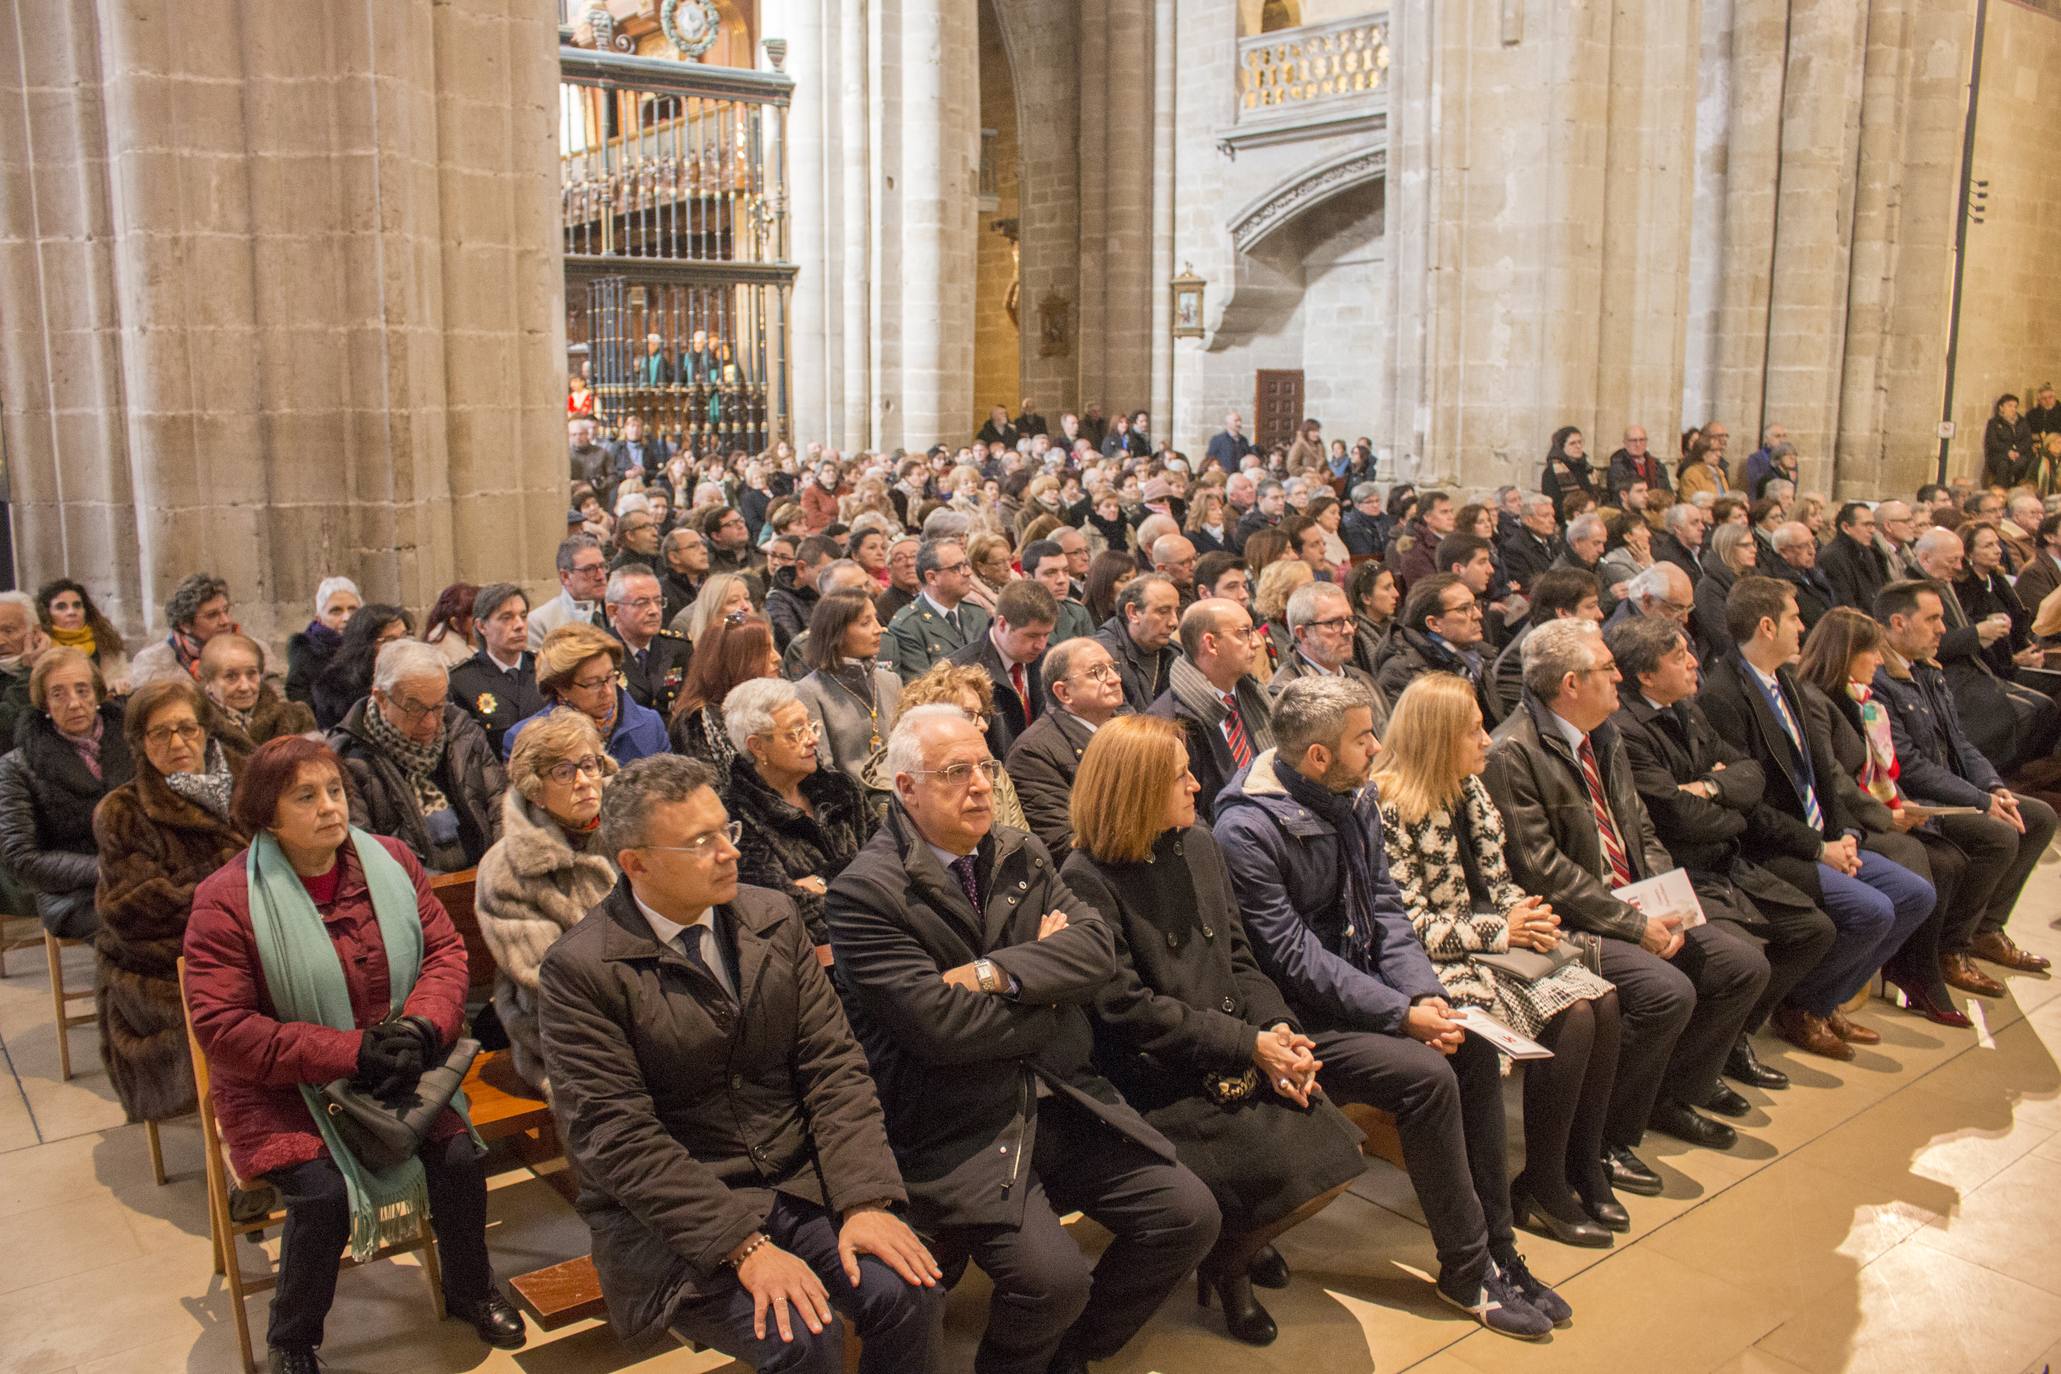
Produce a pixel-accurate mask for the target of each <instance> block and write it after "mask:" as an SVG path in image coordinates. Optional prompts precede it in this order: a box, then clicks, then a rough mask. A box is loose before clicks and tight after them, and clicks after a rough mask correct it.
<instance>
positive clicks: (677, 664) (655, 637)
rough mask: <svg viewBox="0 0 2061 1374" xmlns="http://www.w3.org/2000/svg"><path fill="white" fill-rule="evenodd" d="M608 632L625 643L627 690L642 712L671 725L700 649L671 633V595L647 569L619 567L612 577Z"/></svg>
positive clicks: (609, 590) (621, 565)
mask: <svg viewBox="0 0 2061 1374" xmlns="http://www.w3.org/2000/svg"><path fill="white" fill-rule="evenodd" d="M607 604H608V632H609V633H610V634H612V635H614V636H615V637H616V638H617V639H619V640H621V641H622V645H623V667H622V675H623V686H624V688H625V689H627V690H628V691H629V693H630V699H631V700H632V701H634V702H636V703H637V704H638V705H639V706H649V707H650V708H651V709H652V710H654V711H656V712H658V713H659V714H660V715H661V716H664V717H665V718H666V719H668V720H671V719H672V716H673V703H674V702H675V701H677V700H679V697H680V689H681V687H683V686H685V685H686V682H687V665H688V663H689V662H690V661H691V660H692V659H693V657H694V648H693V646H692V645H690V644H689V643H688V642H687V636H685V635H682V634H676V633H674V632H673V631H671V630H669V629H667V628H666V622H665V613H666V599H665V592H664V590H663V589H662V588H661V587H660V586H659V581H658V574H657V573H655V572H653V571H652V570H651V568H650V567H649V566H648V565H646V564H643V563H623V564H619V565H618V566H617V567H616V569H615V571H614V572H612V573H610V574H609V575H608V592H607Z"/></svg>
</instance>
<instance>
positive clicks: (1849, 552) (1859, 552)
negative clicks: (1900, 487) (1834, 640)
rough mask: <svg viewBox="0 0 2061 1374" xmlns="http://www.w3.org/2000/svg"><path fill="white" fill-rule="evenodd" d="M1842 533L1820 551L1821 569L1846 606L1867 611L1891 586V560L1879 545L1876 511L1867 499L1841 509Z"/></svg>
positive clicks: (1849, 503) (1839, 521) (1839, 599)
mask: <svg viewBox="0 0 2061 1374" xmlns="http://www.w3.org/2000/svg"><path fill="white" fill-rule="evenodd" d="M1838 525H1839V532H1838V533H1837V534H1835V535H1833V536H1832V542H1831V543H1829V544H1827V545H1825V547H1824V548H1823V549H1822V550H1821V551H1820V552H1819V554H1818V572H1819V573H1820V574H1822V575H1823V576H1824V578H1825V581H1826V583H1827V584H1828V585H1830V587H1831V588H1832V595H1833V596H1835V597H1836V598H1838V601H1839V604H1840V605H1842V606H1851V607H1853V608H1854V609H1855V610H1857V611H1860V612H1862V613H1863V614H1867V613H1869V612H1871V611H1872V610H1873V609H1874V606H1875V597H1876V594H1877V593H1879V592H1880V591H1881V590H1882V589H1883V588H1884V587H1886V586H1888V585H1889V560H1888V559H1887V558H1885V557H1883V554H1882V550H1880V549H1878V548H1876V547H1875V512H1874V509H1873V508H1872V507H1870V506H1869V505H1868V503H1867V502H1865V501H1849V502H1847V503H1846V504H1845V505H1843V506H1841V507H1840V508H1839V518H1838Z"/></svg>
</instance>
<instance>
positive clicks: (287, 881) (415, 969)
mask: <svg viewBox="0 0 2061 1374" xmlns="http://www.w3.org/2000/svg"><path fill="white" fill-rule="evenodd" d="M350 848H351V850H352V852H354V853H355V854H356V855H357V858H358V866H359V867H360V868H361V869H362V870H363V871H364V874H365V886H366V888H367V890H368V893H369V895H370V896H371V899H372V915H373V918H374V919H375V920H376V921H377V922H378V925H379V941H380V945H381V947H382V949H383V950H384V953H385V957H386V968H387V983H388V985H389V987H391V989H392V993H393V1001H392V1013H393V1014H395V1015H398V1014H399V1013H400V1011H401V1009H402V1008H403V1007H404V1006H406V1005H407V1002H408V995H409V994H410V993H411V992H413V991H414V990H415V979H416V976H417V975H418V974H419V973H420V972H421V971H422V954H423V940H422V914H421V910H420V908H419V907H418V906H417V903H416V898H415V883H414V881H413V880H412V879H410V878H409V876H408V870H407V869H405V868H403V867H402V866H401V865H400V864H399V863H398V862H396V861H395V859H394V857H393V855H391V854H389V853H387V852H386V850H385V849H384V848H383V847H382V846H381V845H380V843H379V841H378V840H376V839H374V838H373V837H372V836H370V835H368V834H366V833H365V832H364V831H362V830H360V829H358V828H357V827H356V826H352V827H351V837H350ZM247 856H248V857H247V858H246V860H245V868H244V871H245V874H246V876H247V878H248V881H249V884H250V919H251V934H252V935H253V936H254V937H255V939H256V942H257V946H258V962H259V965H260V966H261V967H262V968H263V970H264V974H265V987H266V989H267V990H268V991H269V992H270V993H271V996H272V1005H273V1007H274V1009H275V1010H276V1011H277V1012H278V1013H279V1019H280V1020H282V1021H302V1022H307V1023H309V1024H311V1025H317V1026H328V1027H330V1028H331V1029H333V1030H341V1031H349V1030H356V1029H358V1023H357V1017H356V1015H355V1014H354V1013H353V1011H352V1010H351V991H350V985H349V984H348V983H347V982H346V981H345V979H344V971H343V963H342V961H341V960H340V959H339V958H338V957H337V953H336V945H335V943H334V942H333V941H332V940H331V939H330V935H329V930H328V927H327V926H325V925H324V924H323V921H322V914H321V913H320V912H319V911H317V910H316V908H315V899H314V898H312V897H310V896H309V895H308V889H307V887H306V885H305V884H303V883H302V882H301V880H300V875H299V874H297V873H295V872H294V869H293V865H292V864H291V863H289V862H288V861H287V858H286V855H285V853H284V852H283V851H282V850H281V849H280V848H279V842H278V841H277V840H275V839H273V838H272V836H271V835H269V834H265V833H262V832H261V833H260V834H259V835H258V837H257V838H256V839H254V840H252V841H251V845H250V849H249V850H248V851H247ZM337 862H338V863H342V862H344V854H343V851H342V850H341V849H339V850H338V851H337ZM299 1086H300V1090H301V1100H302V1101H303V1102H305V1103H306V1104H307V1108H308V1115H310V1116H312V1117H313V1118H314V1119H315V1128H316V1130H318V1131H319V1132H320V1133H321V1135H322V1143H323V1144H324V1145H325V1146H327V1147H328V1149H329V1157H330V1159H331V1160H332V1161H333V1162H334V1163H335V1164H336V1166H337V1169H338V1171H339V1172H341V1173H342V1174H343V1177H344V1188H345V1194H346V1196H347V1197H348V1198H349V1201H350V1211H351V1237H350V1240H351V1256H352V1258H354V1259H360V1260H362V1259H364V1258H366V1257H368V1256H369V1255H371V1254H372V1253H373V1252H374V1251H376V1250H378V1249H380V1248H381V1247H382V1246H385V1245H391V1244H394V1243H396V1242H398V1241H402V1240H406V1239H408V1238H410V1237H412V1236H413V1235H414V1234H415V1233H416V1227H417V1225H418V1223H419V1219H420V1218H421V1217H422V1216H424V1215H425V1214H426V1213H427V1211H428V1208H429V1189H428V1184H427V1180H426V1179H425V1177H424V1175H423V1171H422V1161H421V1160H420V1159H407V1160H403V1161H402V1162H401V1163H399V1164H397V1165H395V1166H394V1167H393V1168H391V1169H387V1170H385V1171H383V1172H382V1171H375V1170H373V1169H369V1168H367V1167H366V1166H365V1165H363V1164H361V1163H359V1162H358V1159H357V1157H356V1156H355V1155H353V1154H352V1153H351V1152H350V1148H349V1147H348V1146H347V1145H345V1144H344V1141H343V1137H342V1136H340V1135H339V1134H338V1133H337V1131H336V1128H335V1127H334V1126H332V1125H331V1124H330V1120H329V1113H328V1111H326V1110H325V1109H324V1106H323V1102H322V1086H321V1085H320V1084H313V1083H303V1084H300V1085H299ZM451 1106H452V1109H453V1110H455V1111H456V1112H457V1113H458V1116H459V1119H460V1120H462V1121H464V1122H465V1128H466V1130H467V1131H471V1130H472V1121H471V1118H470V1117H469V1116H468V1114H467V1109H466V1101H465V1094H464V1093H463V1092H462V1091H461V1092H460V1093H459V1094H458V1095H457V1096H455V1097H453V1098H452V1099H451ZM473 1140H474V1141H475V1142H477V1141H478V1140H479V1137H478V1135H477V1134H474V1136H473ZM483 1148H484V1147H482V1149H483Z"/></svg>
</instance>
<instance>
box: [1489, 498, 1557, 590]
mask: <svg viewBox="0 0 2061 1374" xmlns="http://www.w3.org/2000/svg"><path fill="white" fill-rule="evenodd" d="M1518 523H1519V525H1520V527H1521V528H1519V530H1518V531H1517V533H1515V534H1513V535H1511V536H1510V537H1509V538H1508V539H1505V540H1504V541H1503V545H1502V553H1503V576H1504V577H1506V578H1508V579H1509V580H1510V585H1511V586H1513V587H1515V588H1516V589H1517V590H1518V591H1520V592H1522V593H1524V594H1525V595H1526V596H1529V595H1531V589H1532V585H1533V584H1534V583H1535V582H1537V580H1538V576H1539V574H1540V573H1542V572H1544V571H1545V570H1546V569H1548V568H1550V567H1552V566H1553V560H1554V559H1556V558H1558V557H1560V521H1559V518H1558V516H1557V515H1556V514H1555V512H1554V509H1553V498H1552V497H1550V496H1527V497H1525V498H1524V514H1523V515H1521V516H1519V517H1518Z"/></svg>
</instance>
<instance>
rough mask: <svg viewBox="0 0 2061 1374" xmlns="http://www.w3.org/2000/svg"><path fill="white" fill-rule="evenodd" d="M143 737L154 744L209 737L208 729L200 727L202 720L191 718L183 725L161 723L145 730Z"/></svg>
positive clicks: (189, 741)
mask: <svg viewBox="0 0 2061 1374" xmlns="http://www.w3.org/2000/svg"><path fill="white" fill-rule="evenodd" d="M143 738H145V739H147V740H149V741H150V742H151V743H152V744H160V745H162V744H170V743H171V742H172V741H173V740H175V739H176V740H181V741H184V742H186V743H191V742H192V741H194V740H198V739H205V738H207V731H205V730H203V729H201V728H200V722H198V721H192V720H189V721H187V722H185V723H184V724H182V725H160V726H157V727H156V728H155V729H152V730H147V731H145V732H144V735H143Z"/></svg>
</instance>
